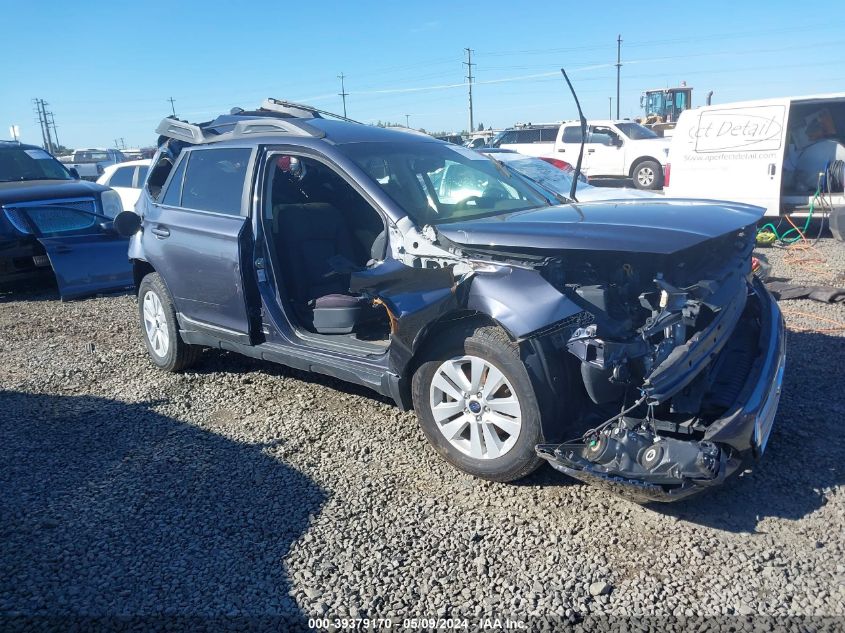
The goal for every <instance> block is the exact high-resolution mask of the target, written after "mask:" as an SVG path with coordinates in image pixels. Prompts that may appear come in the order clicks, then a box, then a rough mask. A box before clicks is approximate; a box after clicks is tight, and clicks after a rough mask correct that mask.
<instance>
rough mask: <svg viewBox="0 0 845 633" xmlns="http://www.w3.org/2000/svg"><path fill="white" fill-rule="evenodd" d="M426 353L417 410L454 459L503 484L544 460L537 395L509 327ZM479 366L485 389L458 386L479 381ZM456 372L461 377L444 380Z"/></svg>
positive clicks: (417, 380)
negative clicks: (539, 452)
mask: <svg viewBox="0 0 845 633" xmlns="http://www.w3.org/2000/svg"><path fill="white" fill-rule="evenodd" d="M467 334H468V335H467ZM467 357H469V358H467ZM425 358H426V360H425V362H423V363H422V364H421V365H420V366H419V368H418V369H417V371H416V372H415V373H414V377H413V380H412V383H411V393H412V396H413V400H414V409H415V410H416V413H417V417H418V419H419V421H420V426H421V427H422V430H423V432H424V433H425V435H426V438H427V439H428V441H429V442H430V443H431V445H432V446H433V447H434V448H435V449H436V450H437V452H438V453H440V455H441V456H442V457H443V458H444V459H445V460H446V461H447V462H449V463H450V464H452V465H453V466H455V467H456V468H458V469H459V470H462V471H463V472H465V473H468V474H470V475H474V476H476V477H480V478H482V479H489V480H491V481H502V482H505V481H514V480H516V479H520V478H522V477H525V476H526V475H528V474H530V473H531V472H533V471H535V470H536V469H537V468H538V467H539V466H540V465H541V464H542V460H541V459H540V458H539V457H538V456H537V453H536V452H535V450H534V447H535V446H536V445H537V444H540V443H541V442H542V440H543V434H542V427H541V422H540V408H539V406H538V404H537V398H536V395H535V393H534V389H533V387H532V385H531V381H530V379H529V377H528V372H527V371H526V369H525V366H524V365H523V363H522V360H521V359H520V355H519V349H518V347H517V345H516V344H515V343H513V342H512V341H511V340H510V338H509V337H508V335H507V334H506V333H505V332H504V331H503V330H502V329H501V328H498V327H491V326H484V327H479V328H477V329H475V330H473V331H471V332H469V333H467V332H464V333H463V335H455V336H452V337H446V338H445V339H441V341H439V342H438V343H437V344H435V346H434V347H432V348H431V349H430V350H429V351H428V354H427V355H426V357H425ZM478 361H482V362H481V363H479V362H478ZM473 364H475V370H476V371H479V373H478V374H477V376H478V378H480V380H476V381H475V382H476V384H477V385H478V386H480V389H481V391H478V392H477V393H476V394H472V393H470V392H469V391H467V392H461V391H459V390H457V389H455V386H456V385H458V383H459V381H460V380H463V383H462V385H461V386H462V387H464V388H471V387H472V382H473V380H472V378H473V375H474V373H475V372H474V371H473V369H474V368H473ZM493 370H496V371H497V372H498V373H494V372H493ZM444 372H448V373H444ZM456 372H461V373H460V374H457V373H456ZM449 375H451V376H455V377H456V378H455V380H454V381H452V382H450V383H449V382H448V381H446V382H444V380H445V379H446V377H447V376H449ZM461 376H462V378H461ZM499 376H501V378H502V380H499ZM448 380H452V379H451V378H449V379H448ZM497 385H499V386H497ZM441 387H445V388H444V389H441ZM485 390H487V391H486V392H485ZM478 393H481V394H482V397H481V398H478V397H477V395H478ZM447 394H448V395H447ZM453 394H454V395H453ZM464 394H467V395H468V396H469V397H468V398H467V397H464ZM455 396H457V398H456V397H455ZM487 396H489V397H487ZM513 401H516V405H514V404H513ZM473 403H474V404H473ZM437 404H439V405H442V406H440V409H439V411H435V409H434V407H435V405H437ZM514 416H515V417H514ZM479 419H480V420H481V421H480V422H479V421H478V420H479ZM516 421H518V423H516ZM500 425H501V426H500ZM485 427H486V428H485ZM447 435H449V436H450V437H451V438H452V439H449V438H447Z"/></svg>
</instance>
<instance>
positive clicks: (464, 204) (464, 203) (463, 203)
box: [455, 196, 481, 209]
mask: <svg viewBox="0 0 845 633" xmlns="http://www.w3.org/2000/svg"><path fill="white" fill-rule="evenodd" d="M480 200H481V196H469V197H468V198H464V199H463V200H461V201H460V202H458V203H457V204H456V205H455V208H456V209H466V208H467V206H468V205H469V203H470V202H475V203H476V204H474V205H473V206H478V202H479V201H480Z"/></svg>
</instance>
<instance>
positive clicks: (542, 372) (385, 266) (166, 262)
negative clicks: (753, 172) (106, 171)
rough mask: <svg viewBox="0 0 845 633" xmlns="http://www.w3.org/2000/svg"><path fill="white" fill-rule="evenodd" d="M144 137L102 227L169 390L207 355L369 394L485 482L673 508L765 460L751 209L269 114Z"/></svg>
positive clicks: (767, 333) (775, 346)
mask: <svg viewBox="0 0 845 633" xmlns="http://www.w3.org/2000/svg"><path fill="white" fill-rule="evenodd" d="M324 114H327V113H324ZM157 132H158V134H160V138H159V149H158V152H157V154H156V156H155V158H154V160H153V165H152V167H151V169H150V171H149V174H148V176H147V180H146V183H145V187H144V190H143V192H142V194H141V199H140V200H139V203H138V205H137V207H136V211H137V214H133V213H123V214H121V215H120V216H119V217H118V218H117V221H116V226H117V228H118V230H119V231H121V232H122V233H123V234H124V235H131V236H132V237H131V240H130V245H129V257H130V259H131V261H132V264H133V269H134V278H135V282H136V285H137V288H138V308H139V318H140V322H141V326H142V331H143V336H144V341H145V344H146V348H147V350H148V352H149V356H150V358H151V360H152V362H153V363H154V364H155V365H156V366H158V367H160V368H161V369H163V370H167V371H178V370H183V369H186V368H187V367H189V366H190V365H191V364H193V363H194V362H196V361H197V360H198V358H199V356H200V354H201V351H202V349H203V348H218V349H223V350H230V351H233V352H238V353H241V354H245V355H247V356H251V357H254V358H258V359H264V360H267V361H273V362H278V363H282V364H285V365H287V366H291V367H294V368H299V369H302V370H306V371H313V372H319V373H321V374H326V375H329V376H333V377H336V378H339V379H341V380H344V381H348V382H350V383H356V384H358V385H364V386H366V387H369V388H371V389H372V390H374V391H376V392H378V393H380V394H383V395H385V396H388V397H389V398H391V399H392V400H393V401H395V402H396V404H397V405H398V406H399V407H401V408H402V409H405V410H407V409H411V408H413V409H414V410H415V411H416V414H417V417H418V419H419V422H420V425H421V427H422V430H423V431H424V433H425V435H426V437H427V439H428V440H429V442H430V443H431V445H432V446H433V447H434V449H435V450H436V451H437V452H438V453H439V454H440V455H442V457H443V458H444V459H446V460H447V461H448V462H450V463H451V464H453V465H454V466H456V467H457V468H459V469H461V470H463V471H465V472H467V473H471V474H472V475H476V476H478V477H483V478H486V479H491V480H497V481H511V480H515V479H517V478H520V477H524V476H525V475H527V474H528V473H530V472H532V471H533V470H535V469H536V468H537V467H538V466H539V465H540V464H542V463H543V461H544V460H546V461H548V462H550V463H551V464H552V466H554V467H555V468H556V469H558V470H560V471H561V472H563V473H566V474H568V475H571V476H573V477H576V478H578V479H581V480H583V481H586V482H589V483H592V484H598V485H603V486H606V487H609V488H611V489H613V490H616V491H619V492H622V493H624V494H626V495H628V496H631V497H633V498H635V499H638V500H663V501H670V500H674V499H679V498H682V497H685V496H688V495H690V494H692V493H695V492H698V491H701V490H704V489H706V488H708V487H712V486H713V485H716V484H719V483H721V482H722V481H723V480H724V479H725V478H726V477H727V476H729V475H730V474H732V473H734V472H736V471H737V470H738V469H739V468H741V467H744V465H745V464H746V463H747V462H748V461H749V460H750V459H751V458H756V457H759V456H760V455H761V454H762V453H763V451H764V449H765V447H766V442H767V439H768V437H769V434H770V431H771V428H772V422H773V419H774V416H775V410H776V408H777V404H778V399H779V396H780V388H781V380H782V376H783V369H784V358H785V352H784V345H785V340H784V339H785V334H784V326H783V321H782V318H781V315H780V312H779V310H778V307H777V304H776V303H775V301H774V300H773V299H772V297H771V296H770V295H769V293H768V292H767V291H766V290H765V288H764V287H763V286H762V285H761V284H760V282H759V281H758V280H756V279H755V278H754V276H753V275H752V274H751V268H750V261H751V252H752V249H753V247H754V236H755V225H756V222H757V221H758V220H759V218H760V217H761V213H762V210H761V209H758V208H756V207H750V206H746V205H739V204H731V203H725V202H713V201H688V200H671V199H648V200H619V201H602V202H592V203H589V204H580V203H578V202H577V201H575V200H566V199H562V197H561V196H560V195H559V194H555V193H552V192H550V191H548V190H546V189H544V188H543V187H542V186H541V185H539V184H538V183H536V182H534V181H531V180H530V179H528V178H526V177H524V176H521V175H520V174H518V173H517V172H516V171H513V170H512V169H510V168H509V167H508V166H507V165H506V164H505V163H502V162H499V161H496V160H495V159H494V158H493V157H487V156H484V155H482V154H479V153H476V152H474V151H472V150H468V149H465V148H462V147H458V146H455V145H450V144H447V143H443V142H440V141H437V140H436V139H433V138H430V137H427V136H425V135H422V134H418V133H409V132H403V131H399V130H395V129H382V128H377V127H373V126H369V125H363V124H359V123H355V122H352V121H349V120H346V119H340V120H338V119H332V118H329V117H328V116H326V117H323V116H321V113H320V112H319V111H315V110H313V109H310V108H309V107H307V106H300V105H297V104H291V103H289V102H284V101H278V100H274V99H268V100H266V101H265V102H264V104H263V105H262V107H261V108H259V109H257V110H254V111H244V110H241V109H234V110H233V111H232V112H231V113H230V114H224V115H221V116H219V117H217V118H216V119H214V120H212V121H209V122H206V123H201V124H193V123H188V122H185V121H181V120H178V119H176V118H173V117H168V118H166V119H164V120H163V121H162V123H161V124H160V125H159V127H158V129H157Z"/></svg>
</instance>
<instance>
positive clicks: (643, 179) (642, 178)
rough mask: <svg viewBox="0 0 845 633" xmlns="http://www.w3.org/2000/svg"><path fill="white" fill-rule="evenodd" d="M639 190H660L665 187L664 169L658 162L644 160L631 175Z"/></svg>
mask: <svg viewBox="0 0 845 633" xmlns="http://www.w3.org/2000/svg"><path fill="white" fill-rule="evenodd" d="M631 178H633V179H634V186H635V187H636V188H637V189H660V188H661V187H662V186H663V168H662V167H661V166H660V163H658V162H657V161H656V160H644V161H643V162H641V163H640V164H638V165H637V166H636V167H635V168H634V172H633V173H632V174H631Z"/></svg>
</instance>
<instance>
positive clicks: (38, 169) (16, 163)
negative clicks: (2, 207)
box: [0, 147, 73, 182]
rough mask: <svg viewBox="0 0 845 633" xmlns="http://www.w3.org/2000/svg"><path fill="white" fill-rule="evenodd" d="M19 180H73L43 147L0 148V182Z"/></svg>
mask: <svg viewBox="0 0 845 633" xmlns="http://www.w3.org/2000/svg"><path fill="white" fill-rule="evenodd" d="M21 180H73V176H71V175H70V172H69V171H68V170H67V169H65V167H64V165H62V164H61V163H60V162H59V161H57V160H56V159H55V158H53V157H52V156H50V154H48V153H47V152H45V151H44V150H43V149H38V148H31V149H26V148H24V147H10V148H2V149H0V182H15V181H21Z"/></svg>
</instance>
